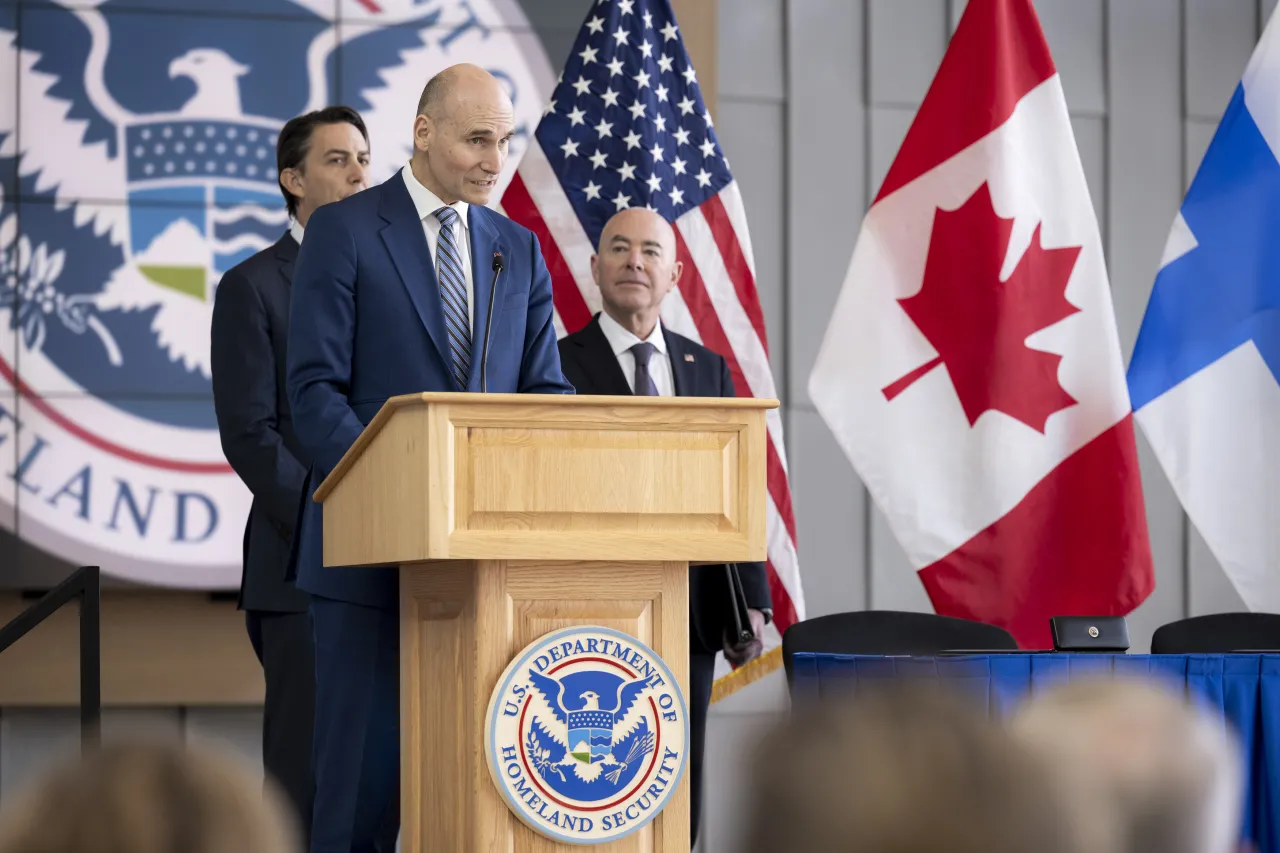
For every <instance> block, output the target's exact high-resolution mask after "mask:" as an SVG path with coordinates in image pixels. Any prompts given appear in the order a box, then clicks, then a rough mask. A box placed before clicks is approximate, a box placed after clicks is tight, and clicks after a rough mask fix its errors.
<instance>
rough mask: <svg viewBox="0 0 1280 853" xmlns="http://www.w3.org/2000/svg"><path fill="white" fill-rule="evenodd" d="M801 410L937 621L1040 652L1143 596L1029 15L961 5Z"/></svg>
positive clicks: (1133, 468) (1148, 575)
mask: <svg viewBox="0 0 1280 853" xmlns="http://www.w3.org/2000/svg"><path fill="white" fill-rule="evenodd" d="M809 392H810V395H811V397H812V399H813V401H814V403H815V404H816V406H817V408H818V411H819V413H820V414H821V415H822V417H823V419H824V420H825V421H826V422H827V424H828V426H829V427H830V428H831V430H832V432H833V433H834V434H835V436H836V439H837V440H838V441H839V442H840V445H841V447H842V448H843V449H844V452H845V453H846V454H848V456H849V458H850V460H851V461H852V463H853V465H854V468H855V469H856V470H857V472H858V474H859V475H860V476H861V477H862V480H863V482H864V483H865V484H866V486H867V488H868V490H869V491H870V493H871V496H872V498H873V499H874V500H875V501H876V503H877V505H878V506H879V507H880V508H881V510H883V512H884V513H885V515H886V516H887V517H888V521H889V524H890V526H891V527H892V530H893V532H894V534H895V536H896V537H897V538H898V540H899V541H900V542H901V543H902V546H903V547H904V548H905V550H906V552H907V555H908V557H909V558H910V560H911V563H912V565H913V566H914V567H915V568H916V570H917V571H918V573H919V576H920V579H921V581H922V582H923V584H924V587H925V589H926V590H927V592H928V594H929V597H930V599H931V600H932V602H933V605H934V608H935V610H936V611H937V612H938V613H941V614H944V615H948V616H960V617H964V618H968V619H977V620H980V621H983V622H989V623H992V624H995V625H999V626H1001V627H1003V628H1005V629H1006V630H1008V631H1010V632H1011V633H1012V634H1013V635H1014V637H1015V638H1016V639H1017V640H1018V643H1019V645H1020V646H1022V647H1023V648H1046V647H1049V646H1050V645H1051V643H1050V635H1049V624H1048V620H1049V617H1050V616H1055V615H1077V614H1080V615H1117V614H1127V613H1128V612H1129V611H1131V610H1132V609H1133V608H1134V607H1136V606H1137V605H1138V604H1140V603H1141V602H1142V601H1143V599H1145V598H1146V597H1147V595H1148V594H1149V593H1150V592H1151V590H1152V588H1153V587H1154V585H1155V581H1154V576H1153V572H1152V567H1151V548H1150V544H1149V541H1148V538H1147V524H1146V515H1145V510H1144V507H1143V498H1142V483H1141V480H1140V478H1139V471H1138V458H1137V449H1136V446H1135V442H1134V432H1133V420H1132V412H1131V408H1130V404H1129V395H1128V390H1127V387H1126V384H1125V376H1124V366H1123V363H1122V359H1121V354H1120V344H1119V340H1118V337H1117V334H1116V325H1115V314H1114V312H1113V310H1112V306H1111V296H1110V290H1109V287H1108V283H1107V270H1106V265H1105V262H1104V260H1103V256H1102V239H1101V236H1100V235H1099V232H1098V223H1097V219H1096V218H1095V216H1094V211H1093V205H1092V203H1091V202H1090V199H1089V190H1088V186H1087V185H1086V183H1085V177H1084V170H1083V169H1082V168H1081V165H1080V157H1079V154H1078V152H1077V151H1076V147H1075V140H1074V138H1073V136H1072V132H1071V123H1070V121H1069V119H1068V115H1067V106H1066V100H1065V98H1064V97H1063V94H1062V83H1061V80H1060V79H1059V77H1058V73H1057V69H1056V68H1055V67H1054V64H1053V58H1052V57H1051V56H1050V54H1049V48H1048V45H1047V44H1046V43H1045V40H1044V34H1043V32H1042V31H1041V29H1040V23H1039V21H1038V20H1037V18H1036V14H1035V11H1034V9H1033V8H1032V4H1031V0H969V3H968V5H967V6H966V8H965V12H964V15H963V17H962V18H961V20H960V23H959V26H958V27H957V28H956V32H955V35H954V36H953V37H952V39H951V43H950V46H949V47H948V48H947V52H946V55H945V56H944V57H943V60H942V65H941V66H940V67H939V69H938V73H937V76H936V77H935V78H934V80H933V83H932V84H931V86H930V88H929V92H928V94H927V95H926V96H925V99H924V102H923V104H922V105H921V107H920V111H919V113H918V114H917V115H916V117H915V121H914V122H913V123H912V125H911V128H910V130H909V131H908V132H907V136H906V139H905V140H904V142H903V144H902V148H901V149H900V150H899V151H898V155H897V158H896V159H895V160H894V162H893V166H892V167H891V168H890V170H889V173H888V176H887V177H886V178H885V181H884V185H883V186H882V187H881V188H880V192H879V194H878V195H877V197H876V199H875V202H874V203H873V204H872V206H871V209H870V210H869V211H868V212H867V215H866V217H865V218H864V220H863V223H862V230H861V233H860V234H859V236H858V242H857V245H856V246H855V247H854V252H853V260H852V262H851V264H850V266H849V272H848V274H847V276H846V278H845V282H844V287H843V290H842V291H841V294H840V298H839V300H838V302H837V304H836V308H835V312H834V315H833V316H832V319H831V324H830V326H829V327H828V329H827V333H826V338H825V340H824V342H823V345H822V349H821V351H820V353H819V356H818V360H817V363H816V365H815V367H814V370H813V373H812V375H811V376H810V379H809Z"/></svg>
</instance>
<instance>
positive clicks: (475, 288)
mask: <svg viewBox="0 0 1280 853" xmlns="http://www.w3.org/2000/svg"><path fill="white" fill-rule="evenodd" d="M467 229H468V236H469V238H470V242H471V246H470V248H471V284H472V292H473V293H474V294H475V297H474V299H475V304H474V305H472V306H471V310H472V316H473V317H474V318H475V321H474V322H473V323H472V324H471V329H472V331H471V371H470V373H469V374H468V376H467V388H468V390H472V391H479V390H480V361H481V356H482V355H483V350H484V334H485V320H486V318H485V315H486V314H487V313H488V311H489V292H490V290H491V288H492V282H493V253H494V252H502V253H503V261H504V262H505V261H506V247H505V246H503V245H502V243H501V242H500V241H499V239H498V232H497V229H495V228H494V227H493V223H491V222H490V221H489V216H488V211H487V210H485V209H484V208H478V207H477V206H476V205H474V204H472V205H468V206H467ZM507 275H509V273H508V272H506V271H505V270H504V271H503V272H502V273H501V274H500V275H499V276H498V290H499V291H501V292H505V288H504V287H503V279H504V278H505V277H506V276H507ZM495 302H496V303H497V304H495V305H494V308H493V325H494V328H495V330H496V329H497V327H498V325H499V324H500V323H501V322H502V301H501V298H499V297H497V296H496V295H495ZM493 338H494V335H493V334H490V335H489V344H490V346H492V345H493Z"/></svg>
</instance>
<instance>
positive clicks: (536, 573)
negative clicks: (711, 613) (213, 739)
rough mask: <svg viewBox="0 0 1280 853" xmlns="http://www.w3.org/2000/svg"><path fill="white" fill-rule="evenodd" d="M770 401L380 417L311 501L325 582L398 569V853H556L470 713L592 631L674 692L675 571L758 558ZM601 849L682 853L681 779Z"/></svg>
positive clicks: (559, 399)
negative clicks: (518, 659) (627, 639)
mask: <svg viewBox="0 0 1280 853" xmlns="http://www.w3.org/2000/svg"><path fill="white" fill-rule="evenodd" d="M777 405H778V404H777V401H776V400H755V399H741V398H735V399H721V398H688V397H681V398H672V397H604V396H570V395H527V394H459V393H423V394H413V395H406V396H402V397H395V398H392V399H391V400H388V401H387V403H386V405H385V406H384V407H383V408H382V410H381V411H380V412H379V413H378V414H377V416H376V417H375V418H374V419H373V421H372V422H371V423H370V424H369V425H368V427H366V428H365V430H364V432H363V433H362V434H361V435H360V438H359V439H358V440H357V441H356V443H355V444H354V445H353V446H352V447H351V449H350V450H349V451H348V452H347V454H346V455H345V456H344V457H343V459H342V461H341V462H340V463H339V464H338V466H337V467H336V468H335V469H334V470H333V472H332V473H331V474H330V475H329V477H328V478H327V479H326V480H325V481H324V482H323V483H322V484H321V485H320V488H319V489H317V491H316V493H315V496H314V499H315V500H317V501H322V502H323V503H324V560H325V564H326V565H350V566H375V565H399V566H400V595H401V598H400V626H401V627H400V655H401V658H400V672H401V675H400V709H401V710H400V714H401V732H400V756H401V770H400V773H401V844H402V847H403V850H404V851H405V853H419V851H450V853H499V851H503V853H505V851H514V853H524V851H552V850H569V849H572V848H574V847H576V846H577V845H571V844H568V843H563V842H560V841H556V840H554V839H551V838H548V837H545V836H543V835H541V834H539V833H536V832H534V831H533V830H532V829H530V828H529V827H528V826H526V825H525V824H524V823H523V822H522V821H521V820H520V819H519V818H518V817H517V816H516V815H515V814H514V813H513V812H512V811H511V810H510V809H509V808H508V806H507V804H506V802H505V801H504V799H503V796H502V794H501V793H500V792H499V790H498V789H497V788H496V787H495V784H494V782H493V780H492V779H491V777H490V772H489V767H488V764H487V761H486V753H485V747H484V731H485V718H486V709H487V707H488V704H489V700H490V695H491V693H492V692H493V691H494V688H495V684H496V682H497V680H498V678H499V677H500V676H501V675H502V673H503V670H504V668H505V667H506V666H507V664H508V662H509V661H511V660H512V658H513V657H514V656H515V655H516V654H517V653H519V652H520V650H521V649H523V648H524V647H525V646H526V645H527V644H529V643H530V642H532V641H534V640H535V639H537V638H539V637H542V636H543V635H545V634H547V633H549V632H552V631H555V630H558V629H562V628H566V627H569V626H574V625H600V626H604V627H607V628H612V629H615V630H617V631H621V632H623V633H625V634H628V635H630V636H632V637H635V638H636V639H638V640H640V641H641V642H642V643H644V644H646V645H648V646H649V647H650V648H651V649H653V650H654V651H655V652H656V653H657V654H658V655H659V656H660V657H661V658H662V660H663V661H665V663H666V665H667V667H668V668H669V669H670V670H671V672H672V673H673V674H674V675H675V676H676V678H677V679H678V680H679V683H680V689H681V692H682V693H686V694H687V692H688V680H689V674H688V669H689V636H688V631H689V599H688V571H687V567H688V565H689V563H690V562H695V563H697V562H712V563H716V562H739V561H758V560H763V559H764V558H765V500H766V485H765V452H766V451H765V448H766V431H765V429H766V428H765V411H766V410H767V409H771V408H775V407H776V406H777ZM603 849H607V850H610V851H615V850H616V851H624V850H625V851H628V853H630V851H636V853H640V852H641V851H644V853H648V851H676V850H680V851H687V850H688V849H689V797H688V790H687V786H686V784H685V782H684V781H683V780H682V781H681V782H680V784H679V787H678V788H677V789H676V791H675V793H674V794H673V795H672V797H671V799H670V800H668V802H667V805H666V808H665V809H664V810H663V811H662V812H661V813H660V814H659V815H658V816H657V818H656V819H654V820H653V821H652V822H650V823H648V824H647V825H645V826H644V827H643V828H641V829H640V830H639V831H636V832H634V833H633V834H631V835H629V836H627V837H626V838H622V839H619V840H616V841H612V842H609V843H608V844H605V845H603Z"/></svg>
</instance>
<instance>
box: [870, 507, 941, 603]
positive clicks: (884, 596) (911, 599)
mask: <svg viewBox="0 0 1280 853" xmlns="http://www.w3.org/2000/svg"><path fill="white" fill-rule="evenodd" d="M867 609H868V610H917V611H923V612H931V611H932V610H933V605H932V604H931V603H930V602H929V595H928V593H926V592H925V591H924V585H923V584H922V583H920V576H919V575H918V574H916V571H915V569H914V568H913V567H912V565H911V563H910V562H909V561H908V560H907V555H906V552H905V551H903V550H902V546H901V545H899V544H898V540H897V539H896V538H895V537H894V535H893V532H892V531H891V530H890V529H889V522H888V521H887V520H885V517H884V514H883V513H882V512H880V509H879V508H878V507H875V506H874V505H873V506H872V510H871V601H870V602H869V603H868V604H867Z"/></svg>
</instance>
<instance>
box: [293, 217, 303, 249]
mask: <svg viewBox="0 0 1280 853" xmlns="http://www.w3.org/2000/svg"><path fill="white" fill-rule="evenodd" d="M305 230H306V229H305V228H303V227H302V223H301V222H299V221H298V220H296V219H293V218H292V217H291V218H290V219H289V233H290V234H292V235H293V239H294V241H295V242H297V244H298V245H299V246H301V245H302V234H303V232H304V231H305Z"/></svg>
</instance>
